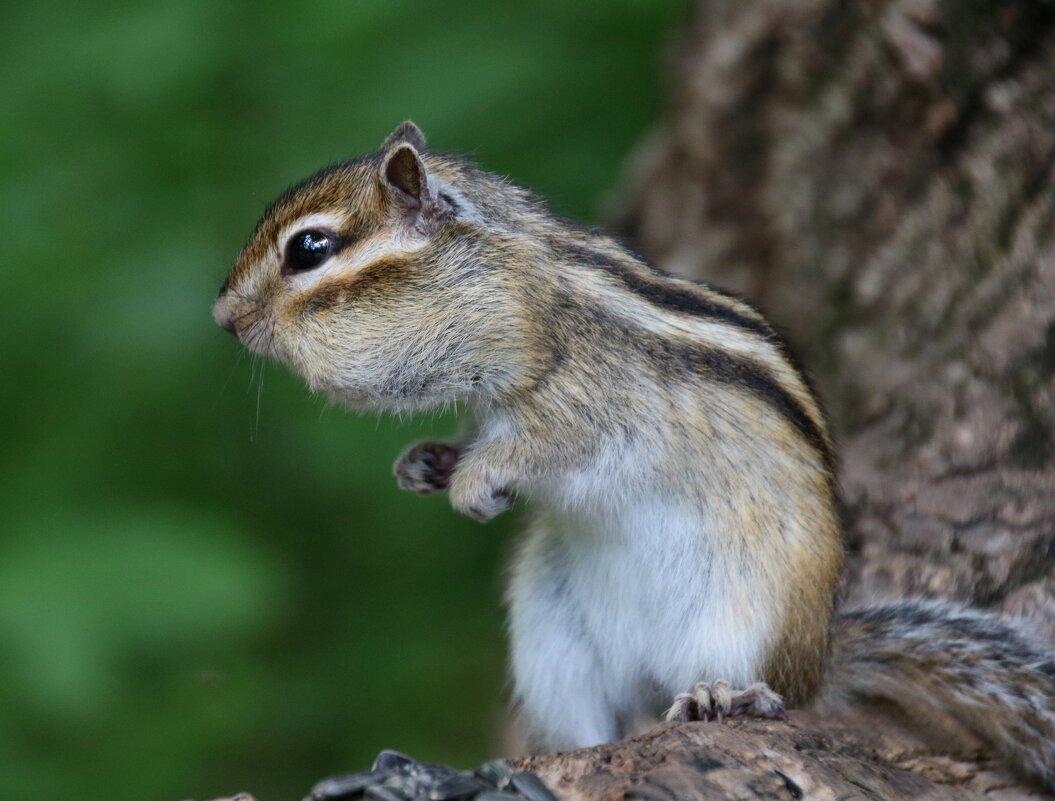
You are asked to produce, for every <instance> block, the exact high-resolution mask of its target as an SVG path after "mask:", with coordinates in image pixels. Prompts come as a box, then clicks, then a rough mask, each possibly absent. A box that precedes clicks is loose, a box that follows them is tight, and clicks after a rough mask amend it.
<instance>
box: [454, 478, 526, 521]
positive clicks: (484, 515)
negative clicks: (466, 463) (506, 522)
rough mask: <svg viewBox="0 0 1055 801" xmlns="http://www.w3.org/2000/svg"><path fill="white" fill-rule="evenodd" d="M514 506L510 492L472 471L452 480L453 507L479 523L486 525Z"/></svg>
mask: <svg viewBox="0 0 1055 801" xmlns="http://www.w3.org/2000/svg"><path fill="white" fill-rule="evenodd" d="M512 505H513V497H512V495H511V494H510V493H509V490H507V489H505V488H504V487H496V486H495V485H494V484H493V483H491V482H490V481H487V480H486V479H483V478H481V477H478V476H477V475H475V474H474V473H472V472H470V471H462V472H458V473H456V474H455V475H454V476H453V478H452V479H451V506H453V507H454V508H455V509H457V510H458V511H459V512H461V513H462V514H463V515H468V516H469V517H471V518H472V519H473V520H476V521H477V522H479V523H486V522H487V521H488V520H490V519H491V518H493V517H495V516H497V515H500V514H501V513H502V512H504V511H506V510H507V509H509V508H510V507H512Z"/></svg>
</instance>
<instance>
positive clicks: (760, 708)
mask: <svg viewBox="0 0 1055 801" xmlns="http://www.w3.org/2000/svg"><path fill="white" fill-rule="evenodd" d="M665 717H666V719H667V720H668V721H675V722H679V723H685V722H689V721H694V720H702V721H709V720H712V719H714V720H717V721H718V722H719V723H721V722H722V721H723V720H725V719H726V718H738V717H752V718H762V719H764V720H787V718H788V713H787V710H786V709H785V708H784V700H783V699H782V698H781V697H780V696H779V695H777V694H776V693H775V692H773V691H772V690H771V689H769V686H768V685H766V684H765V683H763V682H759V683H757V684H752V685H751V686H750V687H748V688H747V689H744V690H734V689H733V688H732V686H731V685H730V684H729V682H727V681H726V680H725V679H718V680H717V681H715V682H713V683H712V684H708V683H707V682H703V681H701V682H699V683H698V684H697V685H696V686H695V687H693V688H692V692H691V693H679V694H678V695H676V696H675V697H674V702H673V703H672V704H671V706H670V709H668V710H667V713H666V715H665Z"/></svg>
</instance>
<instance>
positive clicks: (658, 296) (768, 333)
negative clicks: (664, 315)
mask: <svg viewBox="0 0 1055 801" xmlns="http://www.w3.org/2000/svg"><path fill="white" fill-rule="evenodd" d="M561 251H562V252H563V253H564V254H565V255H567V256H568V257H569V258H571V259H572V260H574V261H575V262H577V263H580V264H586V265H588V266H590V267H595V268H598V269H600V270H603V271H604V272H605V273H607V274H608V275H610V276H611V277H612V278H615V279H616V280H618V281H619V282H620V283H621V284H622V285H623V286H625V287H626V288H627V289H629V290H630V291H631V292H633V293H634V294H636V295H640V296H641V297H643V298H645V299H646V300H647V301H649V302H650V303H652V304H654V305H656V306H659V307H661V308H665V309H669V310H671V311H676V312H681V313H683V314H693V315H696V316H698V317H707V318H709V319H712V320H719V321H721V322H724V323H729V324H730V325H734V326H736V327H737V328H742V329H744V330H746V331H751V332H753V333H756V334H760V335H761V336H762V337H763V338H765V339H773V338H776V334H775V333H774V331H773V329H772V328H770V326H769V324H768V323H766V321H765V320H762V319H760V318H755V317H750V316H748V315H746V314H743V313H742V312H740V311H739V310H737V309H736V308H735V307H734V306H732V305H730V304H726V303H721V302H719V301H715V300H712V299H710V298H707V297H705V296H704V295H703V294H702V293H701V292H700V291H698V290H697V289H696V288H695V287H692V286H687V285H679V284H678V283H677V282H676V281H674V280H672V279H668V278H665V277H663V276H662V275H658V274H650V273H648V272H645V271H643V270H634V269H633V268H632V267H630V266H629V265H627V264H625V263H623V262H621V261H619V260H618V259H616V258H613V257H612V256H609V255H608V254H606V253H601V252H600V251H597V250H592V249H591V248H584V247H581V246H579V245H574V244H562V246H561ZM722 296H723V297H726V298H729V299H730V300H731V299H732V298H731V296H728V295H724V294H723V295H722Z"/></svg>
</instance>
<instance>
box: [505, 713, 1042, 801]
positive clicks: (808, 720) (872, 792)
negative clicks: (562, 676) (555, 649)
mask: <svg viewBox="0 0 1055 801" xmlns="http://www.w3.org/2000/svg"><path fill="white" fill-rule="evenodd" d="M862 716H863V718H862ZM864 719H867V720H868V723H869V726H870V728H866V727H865V726H864V725H863V723H864ZM891 731H892V730H890V729H889V727H888V726H887V724H886V721H883V720H881V719H880V718H879V717H878V715H872V714H870V713H869V712H868V711H865V712H862V713H861V714H860V715H858V716H857V719H855V720H854V721H852V723H850V722H846V721H838V720H834V719H821V718H819V717H817V716H815V715H812V714H810V713H807V712H793V713H792V715H791V720H790V722H789V723H773V722H767V721H754V720H738V721H731V722H728V723H726V724H724V725H717V724H706V723H696V724H683V725H680V726H674V725H672V724H664V725H663V726H659V727H657V728H655V729H653V730H652V731H649V732H648V733H646V734H644V735H642V736H640V737H637V738H634V739H632V740H624V741H621V742H617V743H611V744H609V745H604V746H600V747H599V748H590V749H585V750H582V751H573V752H570V753H567V754H558V755H550V756H543V757H532V758H527V759H520V760H516V761H515V763H514V764H515V767H517V768H518V769H522V770H532V771H535V772H536V773H538V775H539V776H540V777H541V778H542V779H543V780H544V781H545V782H546V784H547V786H549V787H550V788H551V789H552V790H553V791H554V792H555V793H556V794H557V795H559V796H560V798H561V799H563V801H620V800H621V799H628V800H629V799H641V800H642V801H695V799H700V801H703V799H772V801H795V799H861V800H862V801H864V800H865V799H868V800H869V801H881V800H883V799H902V798H904V799H925V801H945V800H946V799H948V801H953V799H961V800H962V801H975V800H976V799H977V800H978V801H980V799H982V798H985V799H988V801H997V800H998V799H999V801H1012V799H1019V800H1020V801H1025V799H1030V798H1039V797H1041V796H1039V795H1033V794H1031V793H1030V792H1029V791H1026V790H1022V789H1021V788H1016V787H1015V786H1014V781H1013V779H1009V777H1008V776H1007V775H1006V774H1003V773H1002V772H1001V771H999V770H995V771H993V770H987V769H985V768H984V767H982V766H979V765H978V764H974V763H969V762H962V761H957V760H954V759H950V758H948V757H940V756H927V755H924V754H923V753H922V752H923V748H922V746H921V745H920V743H918V742H915V741H912V739H911V738H910V737H906V736H905V735H904V734H903V733H896V734H893V735H892V734H891Z"/></svg>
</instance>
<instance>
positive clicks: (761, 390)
mask: <svg viewBox="0 0 1055 801" xmlns="http://www.w3.org/2000/svg"><path fill="white" fill-rule="evenodd" d="M664 346H665V349H666V350H667V351H668V355H669V356H670V357H673V358H675V359H677V360H678V361H679V362H681V364H682V365H684V366H686V367H688V368H690V369H692V370H693V371H695V372H698V373H702V374H704V375H708V376H710V377H712V378H714V379H716V380H718V381H720V382H722V383H723V384H728V385H730V386H741V387H746V388H747V389H749V390H750V391H751V393H752V394H754V395H755V396H756V397H759V398H761V399H762V400H764V401H765V402H766V404H767V405H768V406H769V407H770V408H772V409H774V410H775V411H776V412H777V413H778V414H780V416H781V417H783V418H784V419H785V420H787V421H788V422H789V423H790V424H791V425H792V426H793V427H794V428H795V429H796V430H797V431H798V432H799V434H800V435H801V436H802V438H803V439H804V440H806V442H807V443H809V445H810V447H812V448H813V449H814V450H815V451H816V452H817V453H818V454H819V455H820V457H821V459H822V461H823V462H824V466H825V467H826V468H827V469H828V470H830V471H831V470H834V468H835V454H834V453H833V451H832V447H831V443H830V441H829V440H828V437H827V436H825V433H824V431H823V429H822V428H821V427H820V426H819V425H818V424H817V423H816V422H815V421H814V419H813V418H812V417H811V416H810V415H809V414H808V413H807V412H806V410H805V409H804V408H803V406H802V404H801V403H799V402H798V401H797V400H796V399H795V398H794V397H793V396H792V395H791V394H790V393H789V392H788V391H787V390H785V389H784V388H783V387H782V386H780V384H779V382H777V381H776V380H775V379H774V378H773V377H772V376H771V375H770V374H769V373H768V372H767V371H766V370H765V368H763V367H762V366H761V365H758V364H755V363H753V362H751V361H748V360H746V359H739V358H737V357H735V356H732V355H730V354H729V353H727V352H725V351H721V350H715V349H713V348H709V347H706V346H704V345H696V344H688V343H684V344H683V343H664Z"/></svg>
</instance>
